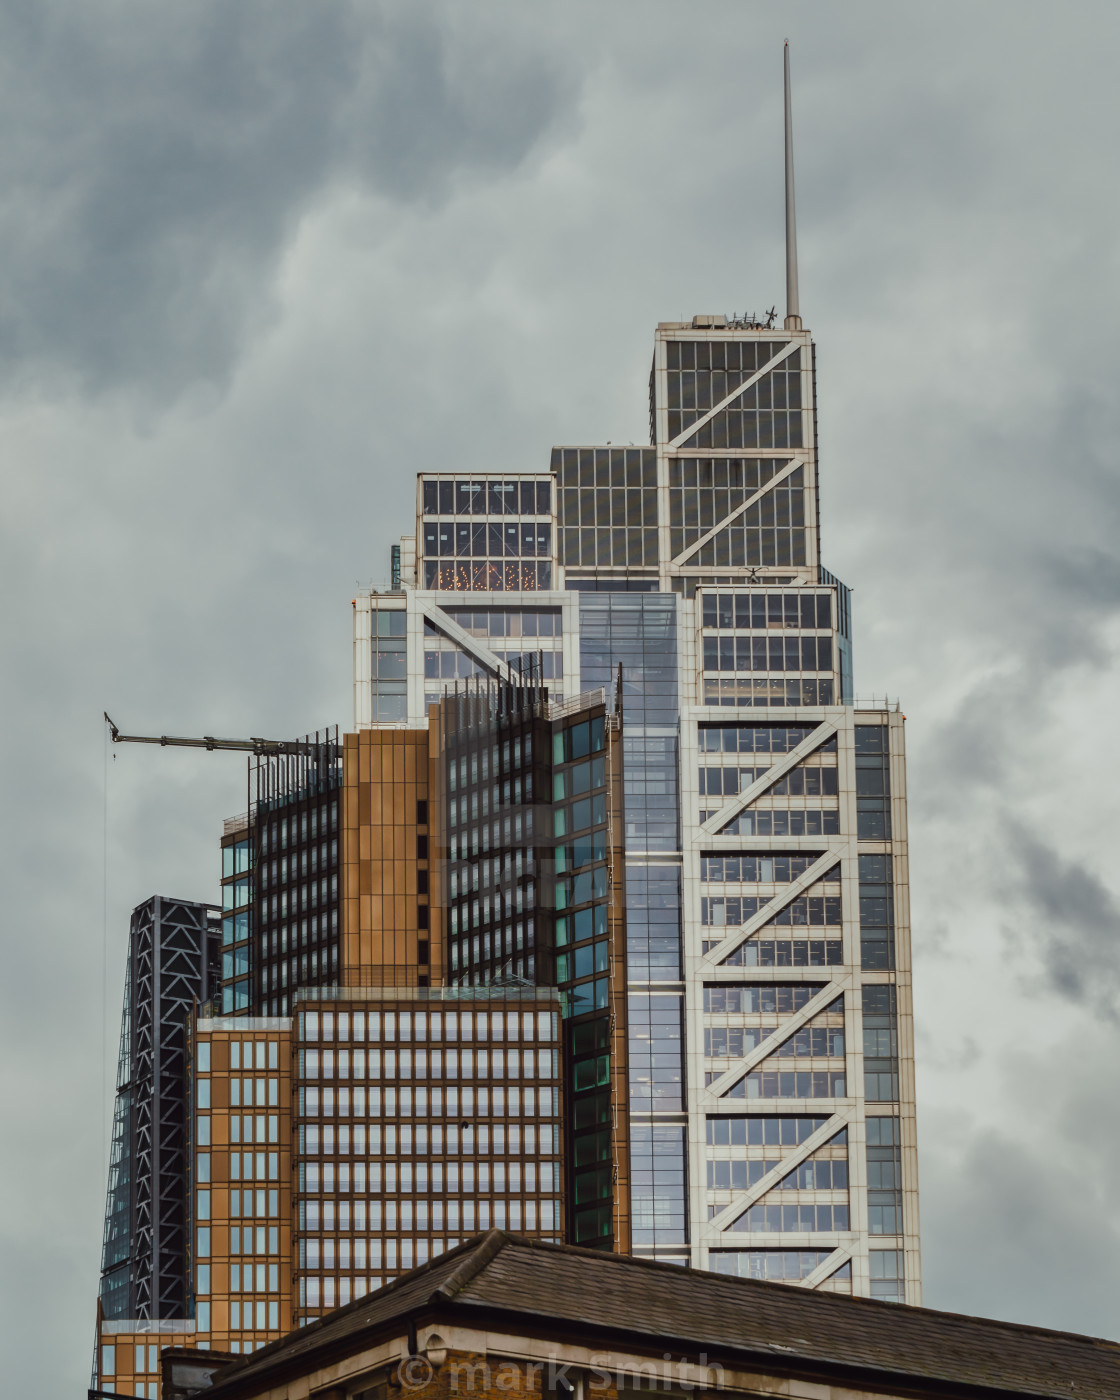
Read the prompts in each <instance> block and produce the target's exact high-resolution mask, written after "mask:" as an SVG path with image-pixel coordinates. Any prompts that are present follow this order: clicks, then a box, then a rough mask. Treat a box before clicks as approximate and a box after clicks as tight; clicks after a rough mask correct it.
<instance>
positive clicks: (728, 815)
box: [700, 720, 838, 836]
mask: <svg viewBox="0 0 1120 1400" xmlns="http://www.w3.org/2000/svg"><path fill="white" fill-rule="evenodd" d="M837 728H838V726H837V725H835V724H833V723H832V722H831V721H830V720H826V721H825V722H824V723H823V724H820V725H818V726H817V728H816V729H814V730H813V731H812V733H811V734H809V735H807V736H806V737H805V738H804V739H802V741H801V742H800V744H798V745H797V747H796V748H795V749H790V751H789V753H787V754H786V756H785V758H782V759H779V760H778V762H777V763H775V764H772V765H771V766H770V767H769V768H767V770H766V772H765V773H763V775H762V777H761V778H756V779H755V780H754V782H753V783H751V785H750V787H746V788H744V789H743V791H742V792H741V793H739V795H738V796H737V797H733V798H732V799H731V801H730V802H725V803H724V805H723V806H722V807H721V808H720V809H719V811H718V812H717V813H716V814H715V816H714V817H709V818H708V820H707V821H706V822H703V823H702V824H701V826H700V830H701V831H702V832H704V833H705V834H706V835H711V836H715V835H718V833H719V830H720V828H721V827H724V826H726V825H727V823H728V822H729V821H731V820H732V818H733V817H736V816H738V815H739V813H740V812H741V811H743V810H744V808H746V807H749V806H750V805H751V803H752V802H754V801H755V800H756V799H757V798H759V797H761V796H762V794H763V793H764V792H765V791H766V789H767V788H768V787H773V785H774V784H775V783H776V782H778V781H779V780H780V779H782V778H784V777H785V775H786V774H787V773H788V772H790V770H791V769H794V768H796V767H797V765H798V764H799V763H800V762H801V761H802V759H805V758H808V757H809V755H810V754H811V753H813V752H814V751H815V750H816V749H819V748H820V746H821V745H822V744H823V743H824V742H825V740H826V739H831V738H832V736H833V735H834V734H835V733H836V731H837Z"/></svg>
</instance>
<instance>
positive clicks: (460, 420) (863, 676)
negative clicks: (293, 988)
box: [0, 0, 1120, 1398]
mask: <svg viewBox="0 0 1120 1400" xmlns="http://www.w3.org/2000/svg"><path fill="white" fill-rule="evenodd" d="M787 34H788V35H789V37H790V39H791V42H792V45H793V53H794V74H795V98H796V135H797V143H798V189H799V202H800V217H801V231H802V242H801V286H802V310H803V313H804V316H805V320H806V324H807V325H808V326H810V327H811V329H812V330H813V331H814V333H815V335H816V338H817V342H818V347H819V371H820V428H821V436H820V442H821V467H822V502H823V512H824V531H825V533H824V540H825V557H826V562H827V564H828V566H829V567H830V568H831V569H833V570H834V571H835V572H836V573H838V574H839V575H840V576H841V577H842V578H844V579H845V580H846V581H848V582H849V583H851V584H852V585H853V586H854V588H855V590H856V592H855V603H856V666H857V691H858V693H860V694H863V695H870V694H880V695H881V694H883V693H884V692H886V693H889V694H890V695H891V696H900V697H902V700H903V708H904V709H905V711H906V714H907V716H908V733H909V745H910V758H911V770H910V783H911V837H912V852H913V918H914V962H915V996H916V1004H917V1016H918V1048H919V1057H920V1058H919V1081H918V1082H919V1108H920V1120H919V1128H920V1134H921V1142H922V1155H921V1172H922V1180H921V1186H922V1225H923V1245H924V1264H925V1285H926V1301H927V1302H928V1303H929V1304H931V1305H932V1306H935V1307H941V1308H950V1309H956V1310H961V1311H967V1312H980V1313H987V1314H991V1315H995V1316H999V1317H1005V1318H1013V1319H1017V1320H1021V1321H1026V1322H1037V1323H1042V1324H1047V1325H1051V1326H1055V1327H1062V1328H1070V1329H1074V1330H1078V1331H1087V1332H1094V1333H1099V1334H1103V1335H1108V1336H1113V1337H1120V1303H1118V1301H1117V1299H1118V1298H1120V1191H1118V1185H1120V876H1118V874H1117V865H1116V858H1115V854H1114V852H1115V846H1116V832H1117V796H1116V792H1117V788H1116V784H1117V781H1118V777H1120V761H1118V759H1120V738H1118V729H1117V720H1116V714H1117V701H1116V696H1117V690H1118V685H1117V682H1118V680H1120V660H1118V654H1117V649H1118V644H1120V563H1118V560H1117V540H1118V538H1120V528H1118V527H1120V480H1118V467H1117V441H1118V431H1120V423H1118V421H1117V420H1118V413H1117V406H1116V383H1117V380H1118V378H1120V342H1118V336H1117V329H1116V306H1117V293H1118V290H1120V259H1118V254H1117V241H1116V225H1117V218H1118V215H1120V189H1118V185H1117V180H1116V171H1115V160H1116V151H1117V149H1118V146H1120V142H1118V137H1120V131H1118V99H1117V84H1116V71H1117V67H1118V61H1120V42H1118V40H1120V12H1118V11H1117V9H1116V7H1115V6H1112V5H1106V4H1104V3H1100V4H1084V3H1082V4H1078V3H1072V2H1071V0H1067V3H1066V4H1064V5H1062V6H1059V7H1055V6H1052V5H1049V4H1042V3H1039V2H1038V0H1010V2H1008V0H1004V3H999V0H989V2H988V3H987V4H985V5H983V6H978V5H974V4H959V3H958V4H954V3H949V0H940V3H938V4H937V5H927V6H921V7H919V6H916V5H908V6H899V5H896V4H895V3H893V0H881V3H862V0H848V3H847V4H845V5H843V6H832V5H825V4H823V3H808V0H806V3H799V4H777V3H765V4H764V3H751V0H734V2H733V3H732V0H703V2H702V3H694V4H689V5H682V4H680V3H667V2H666V0H640V3H638V2H634V3H631V2H629V0H614V3H602V0H595V3H582V0H555V3H552V4H550V5H526V4H524V3H521V0H511V2H510V3H502V2H501V0H474V3H472V4H470V5H464V4H462V3H461V2H460V0H448V3H446V4H443V3H438V2H433V3H429V2H428V0H409V2H408V3H404V0H397V3H384V4H377V3H373V2H372V0H370V3H342V0H317V3H316V4H315V5H314V6H305V5H299V4H287V5H281V4H269V3H263V2H262V0H240V3H237V4H220V3H213V0H194V3H192V4H190V5H187V6H173V5H164V6H158V7H153V6H151V5H148V4H143V3H140V0H81V3H80V4H78V3H71V4H62V3H56V0H34V2H33V3H29V0H0V132H2V133H3V135H2V138H0V463H2V470H3V487H4V489H3V495H2V515H0V521H2V525H0V528H2V532H3V533H2V540H0V568H2V570H3V574H2V577H3V590H4V596H5V597H6V598H7V600H8V601H7V605H6V606H5V608H4V610H3V614H2V618H0V628H2V633H0V636H2V639H3V666H2V669H0V686H2V692H0V694H2V713H3V715H4V721H5V722H4V730H3V760H2V762H3V767H2V770H0V771H2V780H3V784H4V793H5V800H4V802H3V804H2V807H0V821H2V822H3V842H2V845H0V852H2V855H0V859H2V862H3V868H2V878H3V888H4V896H5V897H4V942H5V976H4V978H3V981H2V983H0V1044H2V1048H3V1055H2V1061H0V1064H2V1071H0V1073H2V1084H3V1125H4V1126H3V1132H2V1134H0V1183H2V1190H0V1329H2V1331H0V1346H2V1349H3V1360H4V1374H5V1375H6V1376H7V1378H8V1379H7V1381H6V1382H5V1389H6V1390H7V1391H9V1392H10V1393H12V1394H16V1393H19V1394H21V1395H23V1396H27V1397H39V1396H42V1397H52V1398H53V1397H55V1396H58V1395H62V1394H65V1393H71V1394H74V1393H79V1392H80V1389H81V1387H82V1386H84V1385H85V1384H86V1377H87V1375H88V1362H89V1355H90V1344H91V1340H92V1327H93V1299H94V1294H95V1286H96V1277H97V1269H98V1256H99V1247H100V1229H101V1212H102V1207H103V1199H104V1153H105V1141H106V1130H107V1124H108V1121H109V1112H110V1097H109V1096H110V1091H111V1084H112V1066H113V1062H114V1060H115V1054H116V1036H117V1025H118V1017H119V1008H120V991H121V973H122V965H123V954H124V947H125V937H126V932H127V915H128V910H129V908H130V907H131V906H132V905H133V904H135V903H136V902H138V901H139V900H141V899H143V898H145V897H146V896H148V895H149V894H151V893H154V892H157V891H159V892H164V893H170V894H181V895H185V896H188V897H191V898H212V897H213V896H214V893H215V885H216V880H217V876H218V868H217V862H216V859H215V854H216V841H217V837H218V835H219V833H220V821H221V818H222V817H223V816H225V815H228V814H231V813H234V812H237V811H240V810H242V808H243V807H244V801H245V775H244V765H243V763H242V762H241V761H240V760H239V759H237V758H234V757H229V756H220V755H192V754H186V755H183V754H178V755H177V754H170V753H164V752H154V751H149V750H122V751H120V752H119V753H118V754H116V755H115V756H114V757H113V758H112V759H111V760H110V759H108V758H107V756H106V750H105V745H104V741H103V727H102V724H101V712H102V710H103V709H108V710H109V712H110V713H111V714H112V715H113V716H114V718H116V719H117V720H118V722H120V723H121V724H122V725H124V726H125V727H126V728H129V729H132V730H134V731H140V732H146V731H154V732H157V733H159V732H172V733H174V732H179V733H201V732H209V733H230V734H250V733H251V734H277V735H288V734H293V733H298V732H302V731H304V730H306V729H308V728H314V727H316V726H319V725H323V724H326V723H329V722H333V721H340V722H342V723H343V724H345V723H347V722H348V720H349V718H350V714H351V697H350V691H349V679H350V644H349V642H350V630H349V629H350V599H351V598H352V597H353V593H354V589H355V586H356V585H358V584H362V585H365V584H368V583H370V582H378V581H381V580H383V579H385V578H386V576H387V572H388V566H387V560H388V548H389V545H390V543H391V540H392V538H393V537H394V535H399V534H400V533H401V532H402V530H405V529H407V528H408V527H409V522H410V514H411V511H412V508H413V491H414V487H413V480H414V473H415V472H417V471H430V470H440V469H447V468H454V467H462V468H466V469H474V470H478V469H490V468H496V469H500V470H529V469H535V468H542V469H543V468H545V467H546V466H547V462H548V451H549V448H550V446H551V445H552V444H553V443H554V442H573V441H574V442H597V441H604V440H606V439H613V440H614V441H616V442H617V441H629V440H634V441H638V442H640V441H642V440H643V438H644V436H645V433H646V398H645V393H646V387H645V386H646V376H647V373H648V362H649V355H650V337H651V331H652V328H653V326H654V324H655V323H656V322H657V321H658V320H664V319H676V318H678V317H681V316H688V315H691V314H692V313H694V312H722V311H732V310H739V311H742V310H748V311H750V310H762V309H764V308H766V307H768V306H769V305H770V304H771V303H773V302H775V301H777V302H779V303H780V301H781V296H782V289H783V283H782V266H781V205H780V199H781V184H780V182H781V167H780V144H779V143H780V112H781V107H780V104H781V81H780V76H781V69H780V64H781V40H782V39H783V37H785V35H787ZM1110 94H1111V95H1110ZM107 770H108V779H107V781H106V771H107ZM106 793H107V796H106ZM106 812H107V815H108V820H107V824H106ZM106 831H107V840H106V834H105V833H106ZM106 851H107V862H106V859H105V852H106ZM106 866H107V872H108V874H107V879H106V876H105V870H106ZM106 902H107V909H108V917H107V921H106V919H105V915H104V909H105V906H106ZM106 922H107V928H108V939H107V948H106V946H105V943H104V937H103V929H104V928H105V926H106Z"/></svg>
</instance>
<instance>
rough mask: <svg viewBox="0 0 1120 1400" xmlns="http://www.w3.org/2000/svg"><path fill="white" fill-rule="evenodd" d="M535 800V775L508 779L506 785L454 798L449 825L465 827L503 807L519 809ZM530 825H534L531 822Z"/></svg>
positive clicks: (449, 815) (501, 784)
mask: <svg viewBox="0 0 1120 1400" xmlns="http://www.w3.org/2000/svg"><path fill="white" fill-rule="evenodd" d="M532 800H533V775H532V773H526V774H525V775H524V777H519V778H507V779H506V780H505V782H504V783H495V784H494V785H493V787H485V788H482V789H481V791H480V790H478V789H476V790H475V791H473V792H471V793H469V794H468V793H464V794H463V795H462V797H453V798H452V799H451V801H450V803H449V804H448V824H449V825H450V826H451V827H457V826H465V825H466V824H467V823H468V822H470V821H477V820H478V818H479V817H480V816H482V817H488V816H489V815H490V813H491V812H497V811H498V810H499V809H500V808H502V807H509V806H510V805H512V806H514V807H519V806H520V805H521V803H522V802H532ZM529 825H530V826H531V825H532V823H531V821H530V823H529Z"/></svg>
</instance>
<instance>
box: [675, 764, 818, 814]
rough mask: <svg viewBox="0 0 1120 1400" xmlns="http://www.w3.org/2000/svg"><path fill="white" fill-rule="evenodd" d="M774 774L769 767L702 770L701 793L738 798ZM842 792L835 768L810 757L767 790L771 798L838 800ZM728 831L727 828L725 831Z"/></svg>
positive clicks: (703, 795)
mask: <svg viewBox="0 0 1120 1400" xmlns="http://www.w3.org/2000/svg"><path fill="white" fill-rule="evenodd" d="M769 772H770V769H769V767H766V768H744V767H742V766H741V765H736V766H735V767H733V768H712V767H705V768H701V769H700V772H699V791H700V796H701V797H738V796H739V794H740V793H741V792H745V791H746V790H747V788H749V787H750V786H751V784H752V783H755V782H757V781H758V779H759V778H764V777H765V776H766V775H767V773H769ZM837 790H838V780H837V772H836V769H835V767H832V766H827V767H822V766H820V760H818V759H815V758H813V757H812V756H810V757H809V758H807V759H805V761H804V762H803V763H801V764H799V765H798V766H797V767H796V768H793V769H791V770H790V771H789V772H788V773H787V774H786V775H785V777H784V778H781V779H779V780H778V781H777V782H775V783H774V784H772V786H771V787H769V788H767V789H766V790H765V791H766V795H767V796H768V797H788V796H793V797H805V796H809V797H821V796H825V797H835V796H836V795H837ZM724 830H726V828H724Z"/></svg>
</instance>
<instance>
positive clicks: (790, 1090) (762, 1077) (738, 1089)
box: [723, 1069, 847, 1099]
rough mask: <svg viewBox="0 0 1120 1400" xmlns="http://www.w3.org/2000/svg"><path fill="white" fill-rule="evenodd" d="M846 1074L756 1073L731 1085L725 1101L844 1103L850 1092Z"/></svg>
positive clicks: (810, 1071)
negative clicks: (839, 1101) (826, 1101)
mask: <svg viewBox="0 0 1120 1400" xmlns="http://www.w3.org/2000/svg"><path fill="white" fill-rule="evenodd" d="M845 1085H846V1078H845V1075H844V1071H843V1070H830V1069H799V1070H791V1069H790V1070H787V1069H783V1070H772V1069H768V1070H756V1071H755V1072H754V1073H753V1074H748V1075H747V1076H746V1077H745V1078H744V1079H740V1080H739V1082H738V1084H734V1085H732V1087H731V1088H730V1089H728V1090H727V1092H726V1093H725V1094H724V1095H723V1098H725V1099H842V1098H843V1097H844V1096H845V1094H846V1092H847V1090H846V1088H845Z"/></svg>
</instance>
